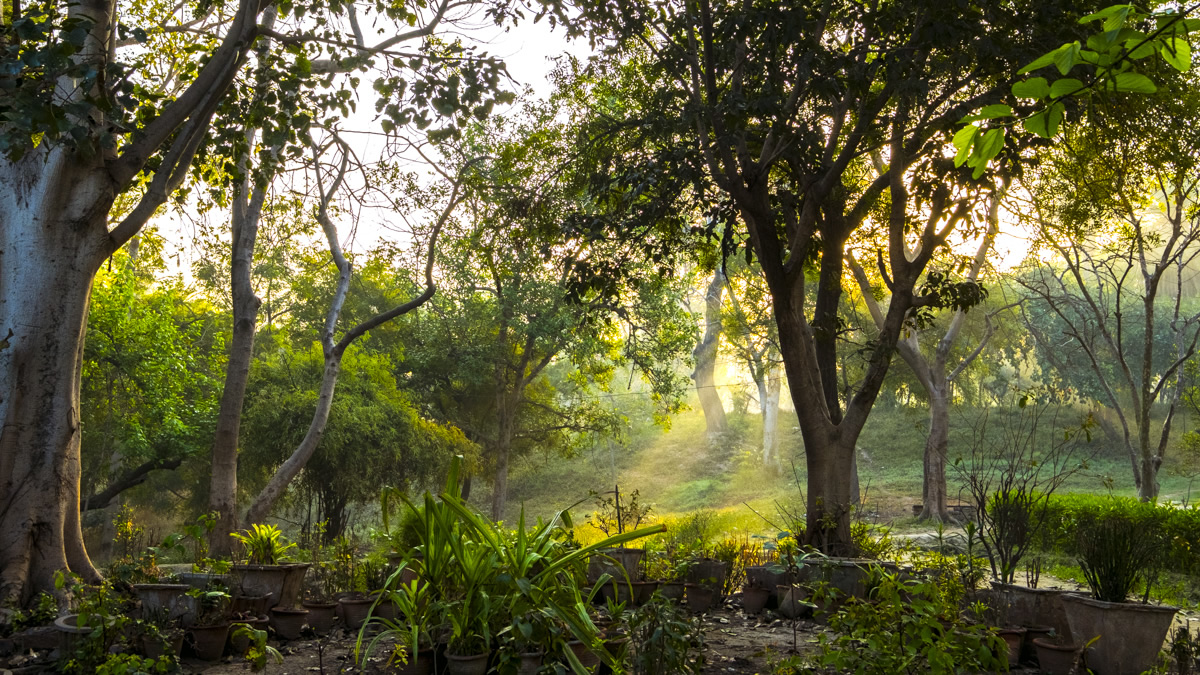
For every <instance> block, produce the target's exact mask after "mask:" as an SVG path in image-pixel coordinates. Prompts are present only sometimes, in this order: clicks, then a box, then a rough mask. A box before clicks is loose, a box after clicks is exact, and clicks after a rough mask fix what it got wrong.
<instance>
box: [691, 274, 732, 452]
mask: <svg viewBox="0 0 1200 675" xmlns="http://www.w3.org/2000/svg"><path fill="white" fill-rule="evenodd" d="M724 290H725V275H724V273H722V272H721V269H720V268H719V267H718V268H717V271H716V272H714V273H713V278H712V282H710V283H709V284H708V291H707V292H706V293H705V295H704V335H703V336H702V337H701V339H700V343H699V344H697V345H696V349H694V350H693V351H692V356H693V357H694V358H695V360H696V369H695V370H694V371H693V372H692V379H693V380H695V382H696V394H697V395H698V396H699V397H700V408H701V409H702V410H703V411H704V426H705V430H706V431H707V433H708V438H709V441H710V442H711V441H713V440H715V438H716V437H717V436H718V435H719V434H722V433H725V431H726V430H728V428H729V425H728V423H727V422H726V420H725V406H724V405H723V404H722V403H721V394H720V392H718V391H717V387H716V380H715V374H716V368H717V346H718V344H719V342H720V340H721V295H722V292H723V291H724Z"/></svg>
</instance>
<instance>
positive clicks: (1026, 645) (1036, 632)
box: [1021, 626, 1055, 663]
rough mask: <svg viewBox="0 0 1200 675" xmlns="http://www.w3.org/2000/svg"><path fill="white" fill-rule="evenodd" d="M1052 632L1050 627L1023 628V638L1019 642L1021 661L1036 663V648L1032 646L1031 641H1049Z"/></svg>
mask: <svg viewBox="0 0 1200 675" xmlns="http://www.w3.org/2000/svg"><path fill="white" fill-rule="evenodd" d="M1054 632H1055V631H1054V629H1053V628H1051V627H1050V626H1025V637H1024V638H1023V639H1022V640H1021V660H1022V661H1024V662H1026V663H1037V647H1034V646H1033V641H1034V640H1037V639H1039V638H1041V639H1043V640H1049V639H1050V635H1051V634H1052V633H1054Z"/></svg>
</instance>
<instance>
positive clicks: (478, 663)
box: [446, 653, 488, 675]
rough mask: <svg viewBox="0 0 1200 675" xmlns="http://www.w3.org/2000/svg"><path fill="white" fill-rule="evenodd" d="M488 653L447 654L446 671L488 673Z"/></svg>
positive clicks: (473, 674) (472, 674)
mask: <svg viewBox="0 0 1200 675" xmlns="http://www.w3.org/2000/svg"><path fill="white" fill-rule="evenodd" d="M487 669H488V654H486V653H484V654H470V655H467V656H459V655H458V654H447V655H446V672H447V673H449V675H486V673H487Z"/></svg>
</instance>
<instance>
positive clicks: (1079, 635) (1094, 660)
mask: <svg viewBox="0 0 1200 675" xmlns="http://www.w3.org/2000/svg"><path fill="white" fill-rule="evenodd" d="M1063 603H1064V606H1065V607H1066V610H1067V622H1068V623H1070V624H1071V635H1072V636H1073V638H1074V641H1075V642H1077V643H1079V644H1087V643H1088V642H1090V641H1091V640H1092V638H1099V639H1098V640H1096V641H1095V642H1092V646H1090V647H1088V648H1087V654H1086V657H1087V662H1088V667H1089V668H1091V669H1092V671H1093V672H1095V673H1096V675H1138V674H1139V673H1143V672H1145V671H1147V670H1149V669H1150V667H1151V666H1153V665H1154V662H1155V661H1156V660H1157V659H1158V652H1159V650H1160V649H1161V648H1162V645H1163V641H1164V640H1166V638H1167V631H1168V630H1170V628H1171V620H1172V619H1174V618H1175V613H1176V612H1178V611H1179V608H1178V607H1170V606H1168V605H1143V604H1141V603H1135V602H1103V601H1101V600H1096V599H1094V598H1085V597H1083V596H1080V595H1064V596H1063Z"/></svg>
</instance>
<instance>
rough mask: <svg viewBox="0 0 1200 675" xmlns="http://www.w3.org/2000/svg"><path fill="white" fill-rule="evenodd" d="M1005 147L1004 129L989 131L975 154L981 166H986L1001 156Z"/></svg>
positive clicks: (979, 142) (980, 140) (980, 141)
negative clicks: (994, 158)
mask: <svg viewBox="0 0 1200 675" xmlns="http://www.w3.org/2000/svg"><path fill="white" fill-rule="evenodd" d="M1003 147H1004V129H1002V128H997V129H992V130H990V131H988V132H987V133H986V134H984V135H983V138H981V139H979V141H978V147H977V148H975V154H976V156H977V157H978V158H979V162H980V163H981V164H986V163H987V162H988V161H990V160H991V159H992V158H993V157H995V156H996V155H998V154H1000V149H1001V148H1003Z"/></svg>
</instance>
